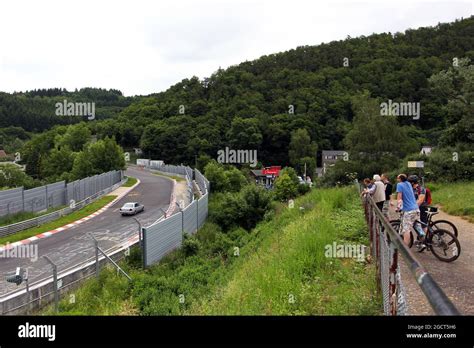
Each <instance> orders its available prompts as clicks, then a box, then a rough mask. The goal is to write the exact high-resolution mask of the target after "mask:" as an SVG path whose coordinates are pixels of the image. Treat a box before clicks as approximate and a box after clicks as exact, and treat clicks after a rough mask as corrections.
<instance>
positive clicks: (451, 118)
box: [429, 58, 474, 149]
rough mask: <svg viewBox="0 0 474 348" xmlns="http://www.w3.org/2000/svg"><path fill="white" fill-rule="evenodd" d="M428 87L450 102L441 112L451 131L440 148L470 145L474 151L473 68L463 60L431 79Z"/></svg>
mask: <svg viewBox="0 0 474 348" xmlns="http://www.w3.org/2000/svg"><path fill="white" fill-rule="evenodd" d="M429 83H430V85H431V87H432V90H433V92H434V93H435V95H437V96H440V97H441V98H443V99H444V100H446V101H447V102H446V104H444V105H443V107H442V109H443V111H444V113H445V114H446V115H447V117H446V121H447V124H448V127H447V129H446V130H445V131H444V132H443V134H442V136H441V139H440V143H441V145H443V146H455V145H457V144H468V145H470V146H471V147H472V148H473V149H474V146H473V145H472V144H474V117H473V116H472V115H474V65H470V60H469V59H468V58H465V59H460V60H459V62H458V65H457V66H455V67H451V68H449V69H448V70H444V71H440V72H439V73H437V74H434V75H433V76H431V77H430V79H429Z"/></svg>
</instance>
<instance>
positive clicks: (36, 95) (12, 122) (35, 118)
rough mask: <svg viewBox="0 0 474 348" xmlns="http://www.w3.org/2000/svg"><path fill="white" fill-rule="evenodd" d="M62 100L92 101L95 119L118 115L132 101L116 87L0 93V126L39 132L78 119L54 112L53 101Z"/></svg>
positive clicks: (78, 120) (74, 121) (77, 119)
mask: <svg viewBox="0 0 474 348" xmlns="http://www.w3.org/2000/svg"><path fill="white" fill-rule="evenodd" d="M64 99H66V100H68V101H70V102H76V101H77V102H95V103H96V118H97V119H104V118H107V117H113V116H115V115H117V114H119V113H120V112H121V111H122V110H123V109H124V108H125V107H126V106H128V105H130V104H131V102H132V100H133V98H127V97H124V96H123V95H122V92H120V91H118V90H113V89H111V90H106V89H101V88H81V89H80V90H76V91H73V92H69V91H67V90H66V89H64V88H51V89H39V90H33V91H26V92H15V93H12V94H9V93H3V92H0V128H5V127H10V126H15V127H22V128H23V129H24V130H25V131H29V132H42V131H44V130H48V129H50V128H51V127H52V126H54V125H57V124H63V125H65V124H71V123H76V122H80V121H81V119H80V118H78V117H64V116H61V117H58V116H56V115H55V104H56V103H57V102H63V101H64Z"/></svg>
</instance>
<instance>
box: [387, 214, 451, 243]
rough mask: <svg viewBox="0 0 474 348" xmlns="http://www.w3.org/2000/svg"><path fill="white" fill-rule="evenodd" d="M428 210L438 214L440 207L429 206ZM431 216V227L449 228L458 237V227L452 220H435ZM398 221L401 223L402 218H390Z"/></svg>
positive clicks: (429, 222)
mask: <svg viewBox="0 0 474 348" xmlns="http://www.w3.org/2000/svg"><path fill="white" fill-rule="evenodd" d="M428 212H431V213H432V215H436V214H438V208H436V207H428V211H427V213H428ZM431 217H432V216H430V217H429V218H428V224H429V225H430V227H432V228H433V229H436V230H447V231H449V232H451V233H452V234H454V236H455V237H456V238H457V237H458V228H457V227H456V226H455V225H454V224H453V223H452V222H451V221H448V220H436V221H433V220H432V219H431ZM397 222H398V223H400V219H395V220H390V223H397Z"/></svg>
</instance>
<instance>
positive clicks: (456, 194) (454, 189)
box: [426, 181, 474, 222]
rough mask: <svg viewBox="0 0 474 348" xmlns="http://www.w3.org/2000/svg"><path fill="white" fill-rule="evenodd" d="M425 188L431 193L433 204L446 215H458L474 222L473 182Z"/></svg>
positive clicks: (440, 184)
mask: <svg viewBox="0 0 474 348" xmlns="http://www.w3.org/2000/svg"><path fill="white" fill-rule="evenodd" d="M426 186H427V187H429V188H430V190H431V192H432V193H431V196H432V198H433V204H439V205H441V208H442V209H443V211H445V212H446V213H448V214H452V215H459V216H462V217H465V218H466V219H468V220H469V221H471V222H474V181H471V182H456V183H438V184H427V185H426Z"/></svg>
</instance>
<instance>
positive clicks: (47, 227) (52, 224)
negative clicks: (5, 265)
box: [0, 195, 117, 245]
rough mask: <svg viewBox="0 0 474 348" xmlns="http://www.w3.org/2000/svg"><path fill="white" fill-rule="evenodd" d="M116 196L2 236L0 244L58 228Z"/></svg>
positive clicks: (80, 217)
mask: <svg viewBox="0 0 474 348" xmlns="http://www.w3.org/2000/svg"><path fill="white" fill-rule="evenodd" d="M116 197H117V196H115V195H110V196H104V197H101V198H99V199H98V200H97V201H95V202H92V203H90V204H89V205H87V206H85V207H84V208H82V209H80V210H78V211H75V212H73V213H71V214H69V215H66V216H62V217H60V218H59V219H56V220H54V221H51V222H48V223H45V224H44V225H41V226H38V227H32V228H29V229H27V230H24V231H21V232H18V233H15V234H12V235H10V236H6V237H2V238H0V245H3V244H6V243H7V242H9V243H13V242H17V241H19V240H23V239H26V238H29V237H33V236H35V235H37V234H40V233H43V232H47V231H51V230H54V229H55V228H58V227H61V226H64V225H67V224H69V223H71V222H74V221H76V220H79V219H82V218H83V217H86V216H88V215H90V214H92V213H94V212H96V211H97V210H99V209H100V208H102V207H103V206H105V205H106V204H107V203H110V202H112V201H113V200H114V199H115V198H116Z"/></svg>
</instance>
